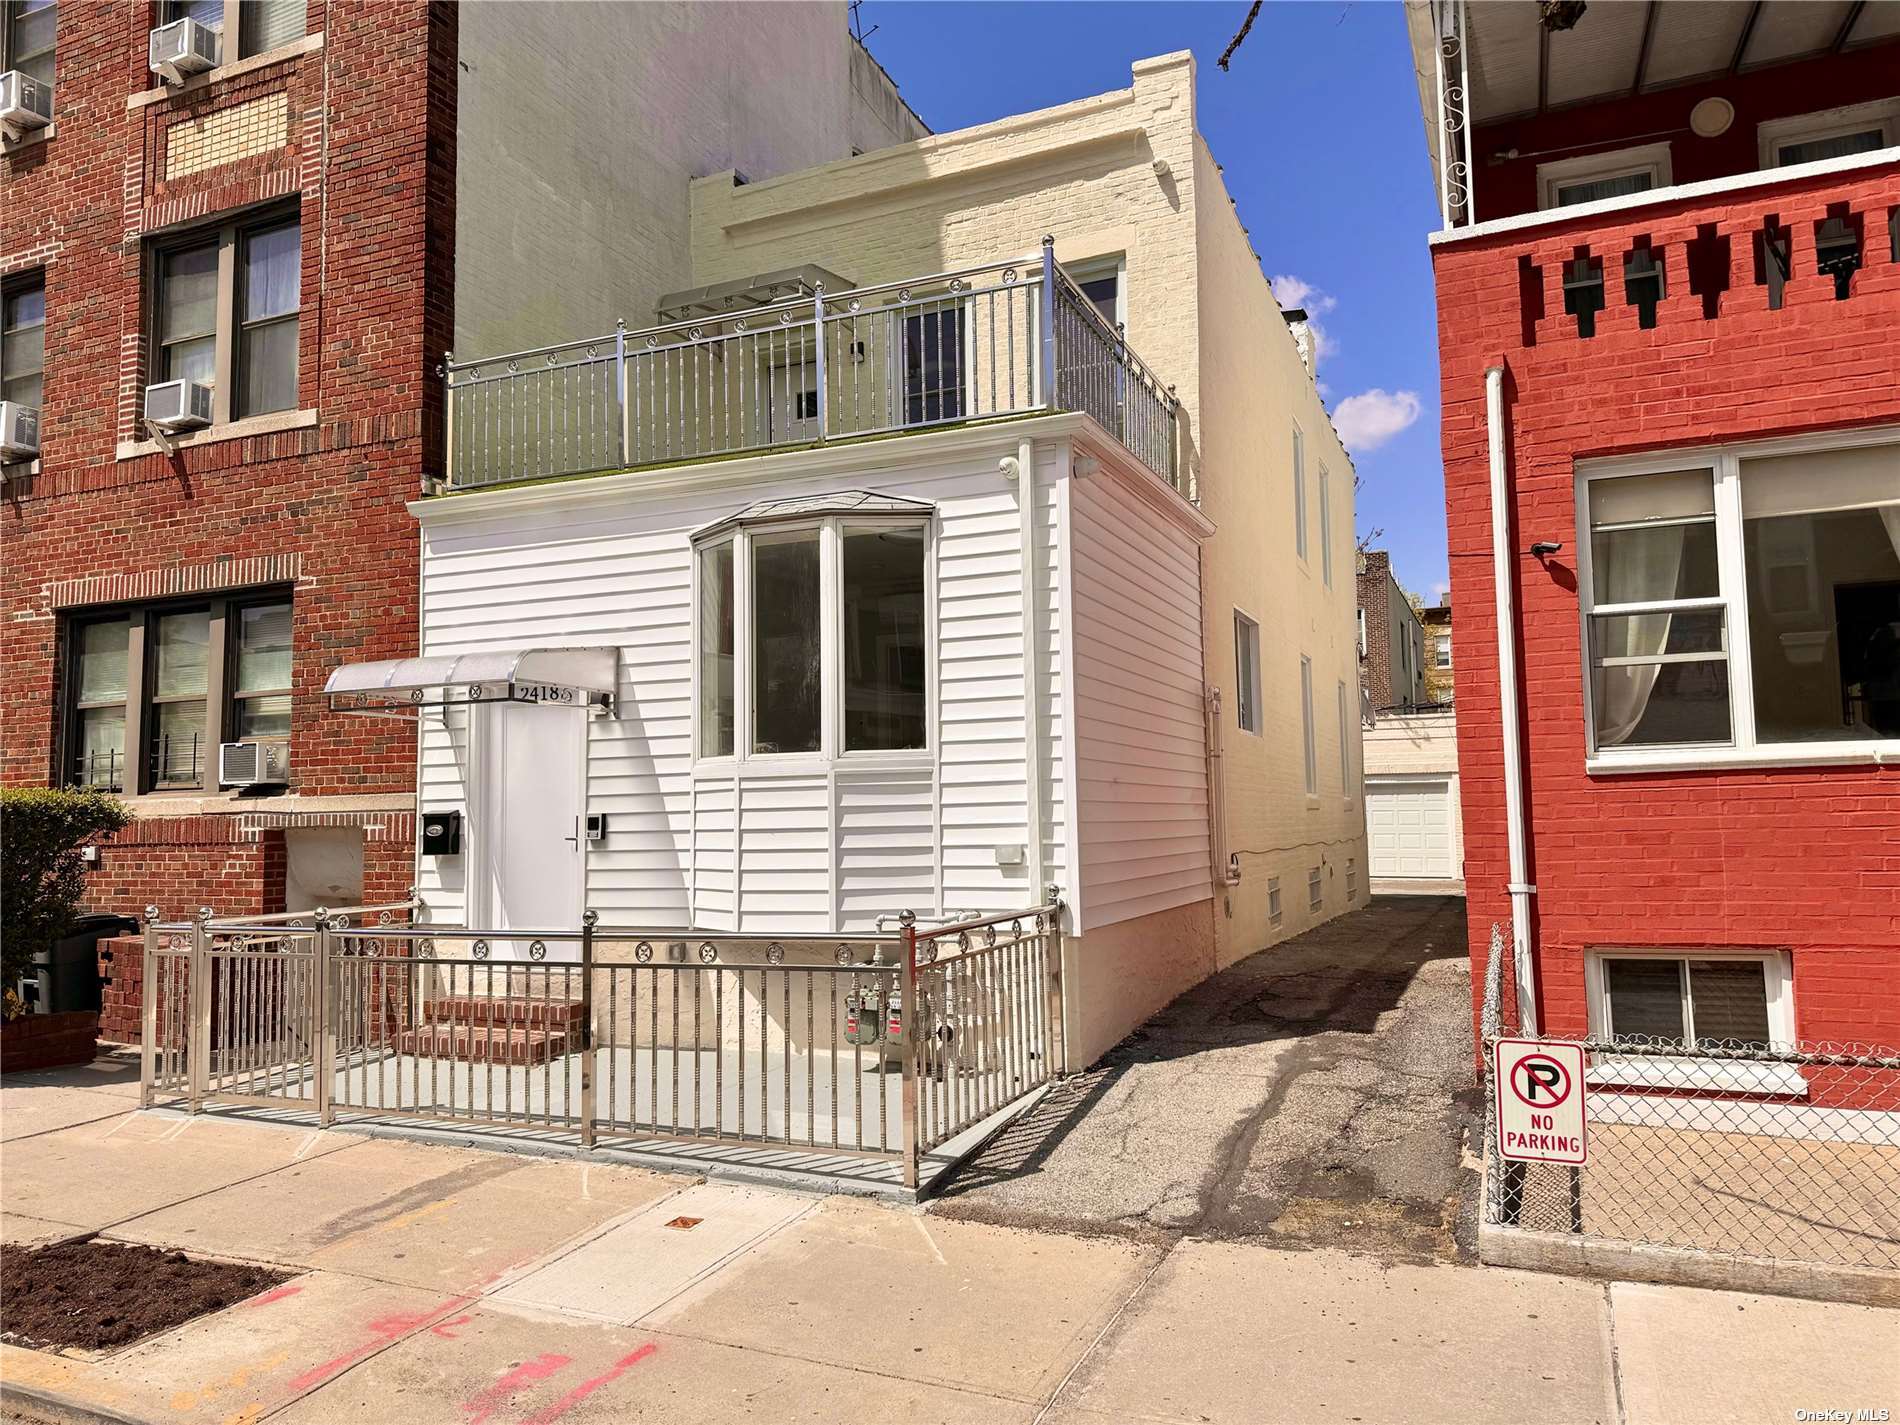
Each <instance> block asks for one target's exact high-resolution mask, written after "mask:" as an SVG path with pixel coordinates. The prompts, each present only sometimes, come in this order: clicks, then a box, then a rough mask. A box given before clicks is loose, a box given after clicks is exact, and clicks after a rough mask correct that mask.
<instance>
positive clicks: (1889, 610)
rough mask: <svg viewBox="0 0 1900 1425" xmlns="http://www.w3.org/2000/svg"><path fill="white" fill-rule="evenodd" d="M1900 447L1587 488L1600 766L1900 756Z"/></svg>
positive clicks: (1803, 455)
mask: <svg viewBox="0 0 1900 1425" xmlns="http://www.w3.org/2000/svg"><path fill="white" fill-rule="evenodd" d="M1896 434H1900V433H1895V432H1880V433H1871V434H1858V433H1857V434H1855V435H1853V436H1850V437H1847V438H1845V439H1837V440H1834V441H1831V442H1826V443H1819V444H1817V446H1816V447H1815V448H1809V449H1802V448H1799V447H1798V446H1797V447H1792V448H1791V447H1790V446H1789V445H1788V444H1786V443H1780V444H1776V445H1771V446H1760V447H1736V448H1730V449H1724V450H1715V451H1705V452H1699V453H1698V454H1697V455H1696V456H1694V457H1688V456H1683V457H1678V458H1675V459H1669V458H1663V459H1661V460H1658V461H1655V462H1651V463H1650V464H1649V465H1648V466H1647V467H1645V468H1642V469H1639V470H1635V471H1632V472H1629V473H1624V472H1623V471H1622V470H1619V469H1611V470H1609V471H1605V472H1594V471H1592V472H1586V473H1585V475H1584V477H1583V479H1582V481H1581V482H1580V501H1579V504H1580V508H1579V520H1580V522H1581V523H1584V524H1585V525H1586V527H1587V528H1588V529H1589V531H1590V535H1589V539H1588V540H1587V542H1586V546H1585V549H1584V554H1583V560H1584V565H1585V568H1584V571H1583V573H1584V577H1583V579H1582V580H1581V581H1580V582H1581V584H1582V588H1583V594H1584V597H1583V600H1582V602H1583V607H1584V639H1585V646H1586V650H1587V660H1588V681H1589V691H1588V698H1587V705H1588V714H1589V719H1590V725H1591V746H1592V749H1593V751H1594V752H1595V754H1596V755H1597V756H1598V757H1599V758H1601V759H1602V760H1603V761H1604V762H1605V763H1606V764H1607V763H1613V762H1615V761H1617V760H1626V761H1631V762H1635V763H1638V764H1640V763H1641V762H1642V761H1643V760H1645V759H1648V760H1652V761H1653V760H1656V759H1657V757H1658V755H1659V750H1664V749H1685V748H1686V749H1705V750H1707V752H1708V755H1709V757H1710V759H1711V760H1712V761H1720V760H1721V759H1722V757H1724V756H1725V755H1734V756H1743V757H1752V758H1754V759H1756V760H1764V761H1773V760H1775V757H1776V756H1777V754H1778V753H1782V752H1785V753H1786V754H1788V755H1789V756H1792V757H1799V756H1800V754H1801V753H1802V752H1803V751H1804V750H1816V749H1817V748H1819V747H1820V745H1822V744H1826V745H1827V746H1828V748H1830V749H1831V750H1833V751H1837V752H1838V751H1839V750H1841V749H1842V748H1843V747H1848V748H1854V749H1857V750H1865V751H1868V752H1870V753H1871V752H1872V751H1874V750H1876V749H1878V750H1888V749H1891V748H1892V747H1893V746H1894V745H1896V743H1900V440H1897V439H1896ZM1670 467H1674V468H1670ZM1660 755H1661V756H1663V757H1667V756H1669V755H1670V753H1669V752H1667V751H1661V753H1660Z"/></svg>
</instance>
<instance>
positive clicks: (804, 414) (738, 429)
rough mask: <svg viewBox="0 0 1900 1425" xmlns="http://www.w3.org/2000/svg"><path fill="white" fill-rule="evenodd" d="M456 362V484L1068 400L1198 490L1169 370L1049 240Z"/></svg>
mask: <svg viewBox="0 0 1900 1425" xmlns="http://www.w3.org/2000/svg"><path fill="white" fill-rule="evenodd" d="M1048 372H1053V373H1054V380H1053V381H1051V380H1049V379H1047V378H1046V376H1045V373H1048ZM442 374H443V377H444V380H445V381H446V383H447V388H448V430H449V439H448V456H447V469H448V485H449V488H450V489H452V490H467V489H473V488H480V487H485V486H492V485H501V484H507V483H512V482H516V481H522V480H539V479H547V478H551V477H557V476H566V475H581V474H588V473H593V472H597V471H608V470H625V469H635V468H639V467H642V466H655V465H668V464H677V463H685V462H690V461H698V460H705V459H710V458H716V457H720V456H728V455H739V454H746V453H755V452H759V451H766V450H776V449H784V448H789V447H798V446H808V445H816V444H821V443H824V442H827V441H837V440H849V439H856V438H861V437H866V436H877V435H887V434H893V433H901V432H908V431H918V430H929V429H933V428H936V427H941V426H949V425H957V424H961V423H964V422H968V421H981V420H991V419H996V418H1000V417H1006V416H1019V415H1029V414H1033V413H1036V412H1040V411H1054V410H1065V411H1078V412H1083V413H1086V414H1087V415H1090V416H1093V417H1094V418H1095V419H1096V420H1097V421H1098V422H1100V424H1101V425H1102V426H1103V428H1104V429H1106V430H1107V431H1108V432H1109V433H1110V434H1111V435H1113V436H1114V437H1115V438H1116V439H1117V440H1119V441H1121V443H1122V444H1123V445H1124V446H1126V447H1127V448H1128V450H1129V451H1130V452H1131V453H1132V454H1133V455H1134V456H1135V457H1136V458H1137V459H1138V460H1140V461H1141V462H1142V464H1144V465H1146V466H1147V467H1148V468H1149V469H1150V470H1152V471H1154V472H1155V474H1157V475H1159V476H1161V477H1162V478H1163V479H1164V480H1167V481H1168V482H1169V483H1170V484H1171V485H1173V486H1174V487H1175V488H1176V489H1177V490H1180V491H1181V492H1182V493H1183V494H1190V493H1191V492H1189V491H1188V490H1187V488H1186V486H1185V483H1184V481H1183V478H1182V476H1181V474H1180V460H1179V453H1178V439H1177V415H1178V410H1179V402H1178V401H1177V400H1176V398H1175V396H1174V393H1173V389H1172V388H1171V387H1169V386H1167V385H1166V384H1165V383H1163V381H1162V380H1161V378H1160V377H1159V376H1157V375H1156V374H1155V373H1154V372H1153V371H1151V370H1150V369H1149V368H1148V366H1147V365H1146V363H1144V362H1143V361H1142V360H1141V358H1140V357H1138V356H1136V355H1135V353H1134V352H1133V351H1132V350H1130V348H1129V346H1128V343H1127V341H1126V340H1125V339H1124V337H1123V335H1122V333H1121V331H1120V329H1119V328H1117V327H1116V326H1114V325H1111V324H1110V323H1109V322H1107V321H1106V320H1104V319H1103V317H1102V316H1101V314H1100V313H1099V312H1098V311H1097V310H1096V308H1095V306H1094V304H1093V303H1092V302H1090V301H1089V299H1088V298H1087V297H1085V296H1083V295H1082V293H1081V291H1080V289H1078V288H1077V287H1076V285H1075V284H1074V283H1073V282H1072V281H1071V280H1070V279H1069V277H1068V275H1067V274H1066V273H1064V272H1063V271H1062V269H1061V268H1060V267H1059V266H1058V265H1057V263H1056V261H1055V258H1054V253H1053V248H1052V245H1051V244H1050V243H1049V242H1047V241H1045V242H1044V244H1043V248H1042V253H1041V257H1040V260H1037V259H1034V258H1031V259H1027V260H1019V261H1015V262H995V263H989V264H986V265H983V266H980V267H972V268H966V269H963V270H960V271H956V272H944V273H937V274H935V275H932V276H928V277H919V278H914V279H911V280H908V281H903V282H887V283H882V284H878V285H875V286H868V287H856V288H852V289H850V290H848V291H842V292H835V293H834V292H827V291H825V290H823V289H822V288H820V289H819V290H817V291H815V292H813V293H812V294H811V295H810V296H800V297H797V298H793V299H789V300H785V301H777V302H771V303H767V304H765V305H760V306H754V307H749V308H741V309H735V310H734V311H733V312H732V313H731V314H730V315H727V314H725V313H719V314H717V315H713V316H709V317H705V318H702V319H699V320H694V321H683V322H672V323H668V324H667V325H664V326H657V327H649V328H647V329H645V330H642V331H628V330H627V329H626V328H625V326H624V325H623V326H621V327H620V328H618V329H617V330H616V331H615V332H614V333H613V334H612V335H610V336H605V337H596V338H593V339H590V340H585V341H578V342H567V343H563V344H561V345H557V346H546V347H537V348H535V349H533V350H531V351H519V352H514V353H511V354H509V355H505V356H497V357H488V358H483V359H481V360H477V361H457V360H454V359H453V358H452V357H451V358H450V359H448V360H447V361H445V362H444V364H443V367H442Z"/></svg>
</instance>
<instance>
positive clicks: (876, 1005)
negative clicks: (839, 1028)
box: [844, 984, 884, 1044]
mask: <svg viewBox="0 0 1900 1425" xmlns="http://www.w3.org/2000/svg"><path fill="white" fill-rule="evenodd" d="M883 1020H884V1004H883V996H882V995H880V994H879V993H878V992H877V990H876V989H875V988H874V987H860V986H858V985H856V984H854V985H852V986H851V992H850V993H849V994H847V995H846V996H845V997H844V1042H845V1043H847V1044H875V1043H877V1042H878V1040H879V1039H881V1038H883V1037H884V1023H883Z"/></svg>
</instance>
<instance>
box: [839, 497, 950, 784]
mask: <svg viewBox="0 0 1900 1425" xmlns="http://www.w3.org/2000/svg"><path fill="white" fill-rule="evenodd" d="M843 554H844V581H843V595H842V602H843V610H844V639H843V650H842V654H843V659H844V676H843V690H844V746H845V750H846V751H847V752H893V751H900V750H905V749H915V748H921V747H924V746H925V745H927V742H928V738H927V735H926V729H925V725H924V717H925V703H926V701H927V697H928V690H929V681H928V680H929V668H928V666H927V664H926V662H925V656H924V532H923V530H922V529H919V528H915V527H906V528H890V529H851V528H849V527H846V528H845V530H844V532H843Z"/></svg>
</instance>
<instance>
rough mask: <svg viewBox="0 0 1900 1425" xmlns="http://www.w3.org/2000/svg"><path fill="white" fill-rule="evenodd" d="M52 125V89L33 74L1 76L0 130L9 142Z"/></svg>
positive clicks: (7, 73)
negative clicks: (1, 129) (33, 130)
mask: <svg viewBox="0 0 1900 1425" xmlns="http://www.w3.org/2000/svg"><path fill="white" fill-rule="evenodd" d="M52 122H53V86H52V85H50V84H42V83H40V82H39V80H37V79H35V78H34V77H33V76H32V75H30V74H24V73H22V72H21V71H19V70H17V69H9V70H8V71H7V72H6V73H5V74H0V128H4V129H5V130H6V131H7V135H8V137H10V138H19V137H20V136H21V135H22V134H24V133H26V132H27V130H29V129H43V128H45V127H46V126H47V125H48V124H50V123H52Z"/></svg>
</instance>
